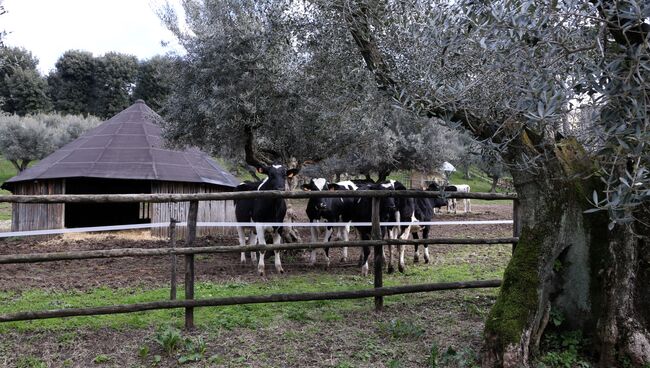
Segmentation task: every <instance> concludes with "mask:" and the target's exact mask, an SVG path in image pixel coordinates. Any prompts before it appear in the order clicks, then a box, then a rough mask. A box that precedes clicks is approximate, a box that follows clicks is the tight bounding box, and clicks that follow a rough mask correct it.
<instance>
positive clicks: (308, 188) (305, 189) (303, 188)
mask: <svg viewBox="0 0 650 368" xmlns="http://www.w3.org/2000/svg"><path fill="white" fill-rule="evenodd" d="M302 190H304V191H305V192H310V191H311V188H310V187H309V184H303V185H302Z"/></svg>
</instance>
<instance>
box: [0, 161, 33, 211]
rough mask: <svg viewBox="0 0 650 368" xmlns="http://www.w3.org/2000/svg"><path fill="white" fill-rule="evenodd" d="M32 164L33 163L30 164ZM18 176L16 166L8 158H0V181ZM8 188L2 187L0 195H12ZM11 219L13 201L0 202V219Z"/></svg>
mask: <svg viewBox="0 0 650 368" xmlns="http://www.w3.org/2000/svg"><path fill="white" fill-rule="evenodd" d="M30 166H31V165H30ZM14 176H16V168H15V167H14V166H13V165H12V164H11V163H10V162H9V161H7V160H5V159H0V183H4V182H5V181H6V180H7V179H10V178H12V177H14ZM10 194H11V192H10V191H8V190H4V189H0V195H10ZM4 220H11V203H6V202H2V203H0V221H4Z"/></svg>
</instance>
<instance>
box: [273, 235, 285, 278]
mask: <svg viewBox="0 0 650 368" xmlns="http://www.w3.org/2000/svg"><path fill="white" fill-rule="evenodd" d="M280 243H282V236H280V234H279V233H278V232H277V231H274V232H273V244H280ZM280 252H281V251H279V250H276V251H274V254H275V270H276V271H278V273H284V269H283V268H282V261H280Z"/></svg>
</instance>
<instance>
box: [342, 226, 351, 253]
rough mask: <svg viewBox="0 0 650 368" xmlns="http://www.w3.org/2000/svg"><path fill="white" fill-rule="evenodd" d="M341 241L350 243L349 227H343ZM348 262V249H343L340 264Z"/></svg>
mask: <svg viewBox="0 0 650 368" xmlns="http://www.w3.org/2000/svg"><path fill="white" fill-rule="evenodd" d="M342 233H343V241H350V225H345V227H344V228H343V231H342ZM347 261H348V247H343V257H342V258H341V262H347Z"/></svg>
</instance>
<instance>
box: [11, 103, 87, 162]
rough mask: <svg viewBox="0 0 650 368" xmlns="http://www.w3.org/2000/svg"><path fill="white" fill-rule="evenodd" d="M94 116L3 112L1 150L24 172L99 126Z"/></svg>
mask: <svg viewBox="0 0 650 368" xmlns="http://www.w3.org/2000/svg"><path fill="white" fill-rule="evenodd" d="M99 123H100V121H99V120H98V119H97V118H94V117H87V118H85V117H82V116H74V115H66V116H64V115H59V114H37V115H33V116H18V115H6V114H3V115H0V153H1V154H2V155H3V156H4V158H5V159H7V160H8V161H9V162H11V163H12V165H14V167H15V168H16V170H17V171H18V172H19V173H20V172H21V171H23V170H25V169H26V168H27V167H28V166H29V163H30V162H32V161H35V160H40V159H42V158H43V157H45V156H47V155H49V154H50V153H52V152H54V151H55V150H57V149H58V148H60V147H62V146H64V145H66V144H67V143H68V142H70V141H72V140H74V139H76V138H77V137H79V136H80V135H81V134H82V133H83V132H84V131H86V130H88V129H91V128H93V127H95V126H97V125H99Z"/></svg>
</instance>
